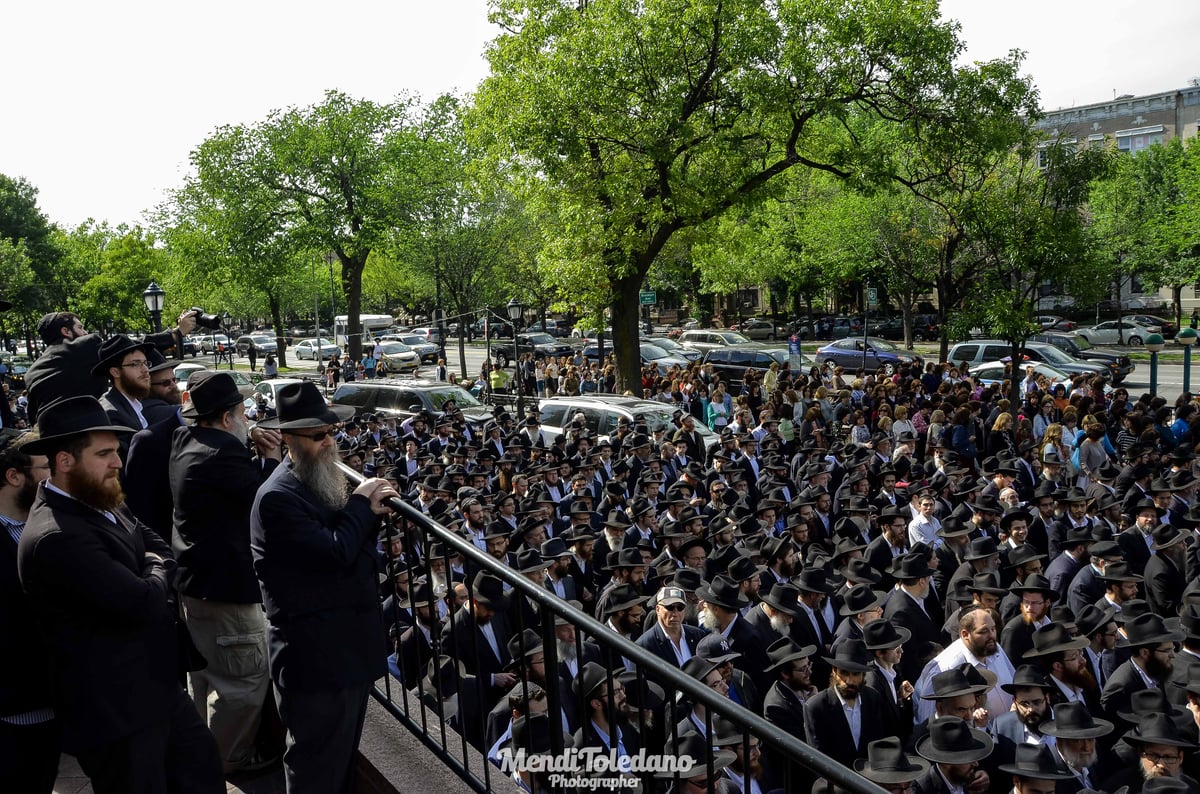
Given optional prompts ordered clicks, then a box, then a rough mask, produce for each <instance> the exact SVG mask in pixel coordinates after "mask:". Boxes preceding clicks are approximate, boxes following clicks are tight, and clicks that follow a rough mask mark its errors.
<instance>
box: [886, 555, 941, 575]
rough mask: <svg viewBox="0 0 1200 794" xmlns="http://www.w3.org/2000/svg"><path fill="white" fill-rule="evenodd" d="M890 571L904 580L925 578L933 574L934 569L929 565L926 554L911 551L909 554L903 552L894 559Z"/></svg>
mask: <svg viewBox="0 0 1200 794" xmlns="http://www.w3.org/2000/svg"><path fill="white" fill-rule="evenodd" d="M888 573H890V574H891V575H892V576H894V577H895V578H896V579H899V580H900V581H902V582H903V581H907V580H910V579H923V578H925V577H926V576H933V574H934V570H933V569H932V568H930V567H929V561H928V560H927V559H926V558H925V555H924V554H921V553H919V552H909V553H908V554H901V555H900V556H899V557H897V558H895V559H894V560H892V567H891V568H890V569H889V570H888Z"/></svg>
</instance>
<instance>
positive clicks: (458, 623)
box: [442, 604, 512, 704]
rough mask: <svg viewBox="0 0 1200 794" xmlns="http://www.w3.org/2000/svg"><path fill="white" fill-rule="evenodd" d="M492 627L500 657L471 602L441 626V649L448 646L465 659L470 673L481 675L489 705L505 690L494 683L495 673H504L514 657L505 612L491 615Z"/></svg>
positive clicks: (456, 654) (461, 659) (461, 660)
mask: <svg viewBox="0 0 1200 794" xmlns="http://www.w3.org/2000/svg"><path fill="white" fill-rule="evenodd" d="M491 626H492V632H493V633H494V634H495V635H496V647H497V649H498V650H499V651H500V655H499V656H497V655H496V654H495V652H493V651H492V646H491V645H490V644H489V643H488V641H487V637H485V636H484V635H483V630H482V629H480V628H479V625H478V624H477V623H476V622H475V615H474V614H473V613H472V612H471V610H470V604H466V605H464V606H462V607H460V608H459V610H458V611H457V612H455V613H454V614H453V615H452V616H451V619H450V620H447V621H446V624H445V626H443V627H442V648H443V649H445V650H444V651H443V652H444V653H448V654H450V655H452V656H454V657H455V658H456V659H458V661H460V662H462V663H463V665H464V666H465V667H466V668H467V672H469V673H471V674H472V675H476V676H479V678H480V680H481V682H482V683H483V691H484V700H485V701H486V702H487V703H488V704H491V703H494V702H495V700H496V698H498V697H499V696H500V695H501V694H503V690H502V689H500V688H499V687H494V686H492V680H491V676H492V674H493V673H500V672H503V671H504V668H505V667H506V666H507V665H508V663H509V662H511V661H512V657H511V656H509V655H508V641H509V639H511V637H512V634H511V632H510V631H509V628H508V621H507V619H506V617H505V615H504V613H503V612H497V613H496V614H494V615H493V616H492V622H491Z"/></svg>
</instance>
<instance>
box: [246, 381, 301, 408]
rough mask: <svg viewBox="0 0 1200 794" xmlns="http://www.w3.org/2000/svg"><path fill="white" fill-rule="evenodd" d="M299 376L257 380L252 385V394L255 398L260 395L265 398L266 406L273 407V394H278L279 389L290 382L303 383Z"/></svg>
mask: <svg viewBox="0 0 1200 794" xmlns="http://www.w3.org/2000/svg"><path fill="white" fill-rule="evenodd" d="M303 382H304V381H303V380H302V379H300V378H272V379H271V380H263V381H259V382H258V383H256V384H255V385H254V394H255V397H256V398H257V396H258V395H262V396H263V397H266V398H267V406H268V407H270V408H274V407H275V395H277V394H279V390H280V389H282V388H283V387H284V386H287V385H288V384H291V383H303Z"/></svg>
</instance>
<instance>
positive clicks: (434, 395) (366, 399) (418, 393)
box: [331, 378, 492, 427]
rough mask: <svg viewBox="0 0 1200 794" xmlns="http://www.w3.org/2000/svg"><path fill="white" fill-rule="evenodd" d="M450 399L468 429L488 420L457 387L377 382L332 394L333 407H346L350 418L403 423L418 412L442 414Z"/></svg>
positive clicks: (404, 381)
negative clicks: (378, 418) (369, 416)
mask: <svg viewBox="0 0 1200 794" xmlns="http://www.w3.org/2000/svg"><path fill="white" fill-rule="evenodd" d="M450 398H453V399H454V401H455V402H456V403H457V404H458V408H459V410H461V411H462V412H463V416H465V417H466V418H467V421H468V422H470V424H471V426H472V427H475V426H482V425H483V424H484V423H485V422H487V421H488V420H489V419H491V418H492V413H491V410H490V409H489V408H488V406H486V405H484V404H483V403H481V402H479V400H477V399H475V397H473V396H472V395H471V393H470V392H468V391H467V390H465V389H463V388H462V387H461V386H455V385H453V384H450V383H444V382H442V381H435V380H422V379H416V378H380V379H377V380H356V381H350V382H349V383H343V384H342V385H341V386H338V388H337V391H335V392H334V393H333V400H331V402H332V403H333V404H334V405H349V406H353V408H354V415H355V416H361V415H362V414H379V415H380V416H394V417H397V418H399V419H407V418H408V417H410V416H412V415H413V414H416V413H419V412H420V411H427V412H428V413H429V414H430V415H437V414H439V413H441V412H442V405H443V404H445V402H446V400H448V399H450Z"/></svg>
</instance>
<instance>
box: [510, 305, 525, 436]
mask: <svg viewBox="0 0 1200 794" xmlns="http://www.w3.org/2000/svg"><path fill="white" fill-rule="evenodd" d="M524 313H525V306H524V305H522V303H521V302H520V301H519V300H517V299H516V298H513V299H512V300H510V301H509V302H508V319H509V321H510V322H511V323H512V329H513V380H515V381H516V384H517V418H518V421H520V420H521V419H522V418H523V417H524V416H525V401H524V400H523V399H521V360H520V356H519V354H518V353H517V326H518V324H519V321H520V319H521V316H522V315H523V314H524Z"/></svg>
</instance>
